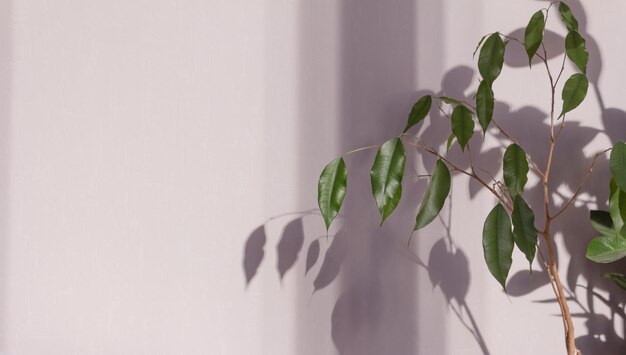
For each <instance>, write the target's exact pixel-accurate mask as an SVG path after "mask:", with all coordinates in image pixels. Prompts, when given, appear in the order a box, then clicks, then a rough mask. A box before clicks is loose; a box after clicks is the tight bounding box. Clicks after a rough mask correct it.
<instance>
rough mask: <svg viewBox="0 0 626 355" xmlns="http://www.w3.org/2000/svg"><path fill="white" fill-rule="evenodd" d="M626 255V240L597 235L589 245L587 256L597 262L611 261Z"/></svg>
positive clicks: (618, 237)
mask: <svg viewBox="0 0 626 355" xmlns="http://www.w3.org/2000/svg"><path fill="white" fill-rule="evenodd" d="M625 256H626V240H625V239H624V238H622V237H620V236H619V235H618V234H616V235H615V236H613V237H595V238H593V239H592V240H591V242H589V245H588V246H587V258H588V259H589V260H591V261H595V262H597V263H611V262H614V261H617V260H619V259H621V258H623V257H625Z"/></svg>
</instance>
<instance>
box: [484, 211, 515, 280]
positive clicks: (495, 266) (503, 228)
mask: <svg viewBox="0 0 626 355" xmlns="http://www.w3.org/2000/svg"><path fill="white" fill-rule="evenodd" d="M483 251H484V254H485V261H486V262H487V267H488V268H489V271H490V272H491V274H492V275H493V277H495V278H496V280H498V282H499V283H500V284H501V285H502V287H503V288H504V289H505V290H506V278H507V276H508V275H509V270H510V269H511V263H512V262H513V259H512V255H513V232H512V231H511V220H510V219H509V215H508V214H507V213H506V210H505V209H504V207H502V205H501V204H498V205H496V207H494V208H493V209H492V210H491V212H490V213H489V215H488V216H487V219H486V220H485V225H484V227H483Z"/></svg>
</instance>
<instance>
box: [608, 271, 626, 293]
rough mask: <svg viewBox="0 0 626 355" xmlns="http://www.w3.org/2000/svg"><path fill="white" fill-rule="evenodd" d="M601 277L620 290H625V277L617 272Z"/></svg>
mask: <svg viewBox="0 0 626 355" xmlns="http://www.w3.org/2000/svg"><path fill="white" fill-rule="evenodd" d="M602 277H604V278H605V279H609V280H611V281H613V282H614V283H615V284H616V285H617V286H619V287H620V288H621V289H622V290H626V276H624V274H619V273H617V272H609V273H606V274H604V275H602Z"/></svg>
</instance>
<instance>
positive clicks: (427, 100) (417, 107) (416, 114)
mask: <svg viewBox="0 0 626 355" xmlns="http://www.w3.org/2000/svg"><path fill="white" fill-rule="evenodd" d="M432 102H433V98H432V96H430V95H426V96H423V97H422V98H420V99H419V100H417V102H416V103H415V104H414V105H413V108H412V109H411V113H409V119H408V121H407V122H406V127H404V131H403V132H406V131H408V130H409V128H411V127H413V126H414V125H416V124H418V123H419V122H420V121H422V120H423V119H424V118H425V117H426V115H428V112H429V111H430V105H431V104H432Z"/></svg>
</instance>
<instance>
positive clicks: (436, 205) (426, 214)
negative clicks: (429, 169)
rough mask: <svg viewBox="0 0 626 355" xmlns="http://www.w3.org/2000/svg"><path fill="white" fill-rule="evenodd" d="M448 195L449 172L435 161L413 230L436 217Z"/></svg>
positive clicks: (438, 161)
mask: <svg viewBox="0 0 626 355" xmlns="http://www.w3.org/2000/svg"><path fill="white" fill-rule="evenodd" d="M449 193H450V171H449V170H448V167H447V166H446V164H445V163H444V162H443V161H441V160H437V164H436V165H435V170H434V171H433V174H432V177H431V180H430V183H429V184H428V188H427V189H426V193H425V195H424V199H423V200H422V205H421V206H420V209H419V212H418V213H417V217H415V228H414V230H418V229H420V228H423V227H425V226H426V225H428V224H429V223H430V222H432V221H433V220H434V219H435V217H437V215H438V214H439V212H441V209H442V208H443V205H444V203H445V201H446V197H448V194H449Z"/></svg>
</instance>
